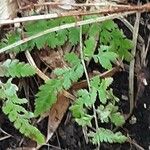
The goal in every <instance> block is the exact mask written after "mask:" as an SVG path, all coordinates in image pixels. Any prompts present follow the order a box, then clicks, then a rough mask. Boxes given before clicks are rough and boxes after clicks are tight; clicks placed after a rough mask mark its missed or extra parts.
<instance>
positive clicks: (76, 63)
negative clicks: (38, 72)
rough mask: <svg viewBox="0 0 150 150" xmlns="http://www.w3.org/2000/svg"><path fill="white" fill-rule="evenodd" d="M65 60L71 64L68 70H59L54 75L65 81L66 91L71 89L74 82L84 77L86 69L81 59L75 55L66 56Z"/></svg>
mask: <svg viewBox="0 0 150 150" xmlns="http://www.w3.org/2000/svg"><path fill="white" fill-rule="evenodd" d="M65 60H66V61H67V62H68V63H69V64H70V66H71V67H68V68H57V69H55V70H54V73H55V74H56V75H57V76H58V78H60V79H63V81H64V82H63V87H64V89H66V90H67V89H69V88H70V87H71V85H72V83H73V82H77V81H78V79H79V78H81V77H82V75H83V72H84V69H83V66H82V64H81V61H80V59H79V58H78V57H77V55H75V54H74V53H69V54H66V55H65Z"/></svg>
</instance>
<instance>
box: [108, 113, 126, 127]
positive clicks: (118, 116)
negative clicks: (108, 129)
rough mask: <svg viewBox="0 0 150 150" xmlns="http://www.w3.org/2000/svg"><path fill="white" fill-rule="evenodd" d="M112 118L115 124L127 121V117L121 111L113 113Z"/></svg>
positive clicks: (119, 124) (118, 124)
mask: <svg viewBox="0 0 150 150" xmlns="http://www.w3.org/2000/svg"><path fill="white" fill-rule="evenodd" d="M110 120H111V122H112V123H114V124H115V126H121V125H123V124H124V123H125V118H124V117H123V116H122V115H121V113H120V112H116V113H112V114H111V115H110Z"/></svg>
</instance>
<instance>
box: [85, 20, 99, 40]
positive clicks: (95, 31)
mask: <svg viewBox="0 0 150 150" xmlns="http://www.w3.org/2000/svg"><path fill="white" fill-rule="evenodd" d="M99 31H100V27H99V24H98V23H95V24H92V25H91V26H90V28H89V31H88V34H89V37H95V36H96V35H98V34H99Z"/></svg>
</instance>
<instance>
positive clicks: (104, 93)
mask: <svg viewBox="0 0 150 150" xmlns="http://www.w3.org/2000/svg"><path fill="white" fill-rule="evenodd" d="M112 82H113V79H112V78H105V79H102V80H100V79H99V77H98V76H96V77H94V78H92V80H91V86H92V87H94V88H95V89H96V90H97V91H98V95H99V99H100V101H101V102H102V103H103V104H106V102H107V99H108V98H110V97H109V94H108V93H109V90H107V89H108V87H109V86H110V84H111V83H112Z"/></svg>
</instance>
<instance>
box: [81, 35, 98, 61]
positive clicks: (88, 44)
mask: <svg viewBox="0 0 150 150" xmlns="http://www.w3.org/2000/svg"><path fill="white" fill-rule="evenodd" d="M95 43H96V41H95V38H94V37H93V36H90V37H89V38H88V39H87V40H86V41H85V47H84V55H85V59H86V60H88V59H91V58H92V56H93V54H94V50H93V48H94V47H95Z"/></svg>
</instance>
